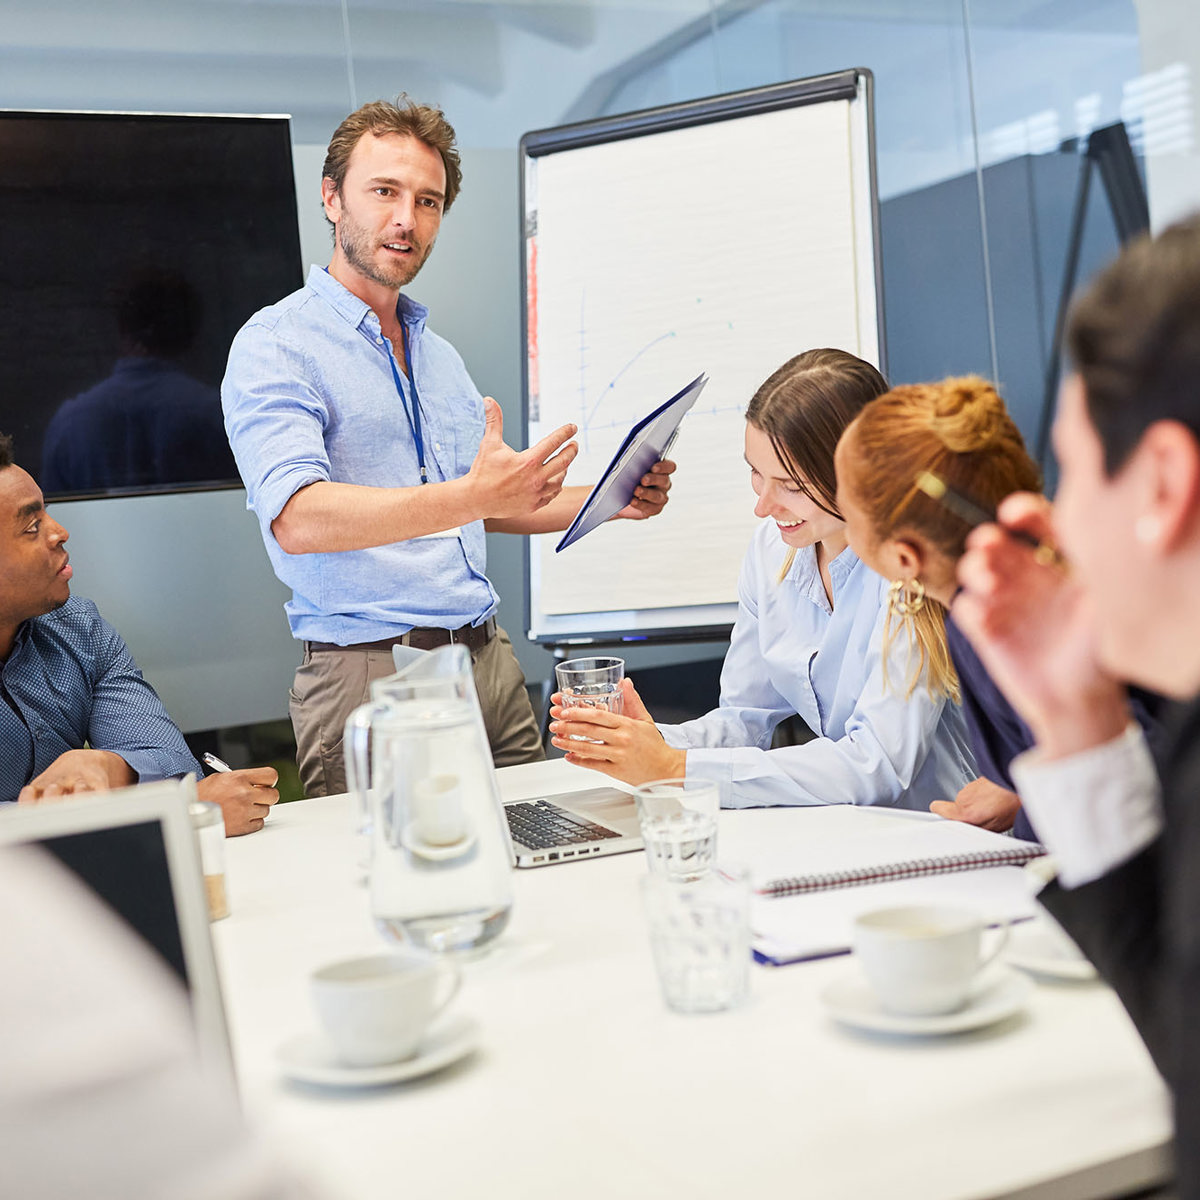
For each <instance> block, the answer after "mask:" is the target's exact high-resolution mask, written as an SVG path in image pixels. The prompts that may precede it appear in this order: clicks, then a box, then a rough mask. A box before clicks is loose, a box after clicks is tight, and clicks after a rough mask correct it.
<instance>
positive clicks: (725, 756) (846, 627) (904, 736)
mask: <svg viewBox="0 0 1200 1200" xmlns="http://www.w3.org/2000/svg"><path fill="white" fill-rule="evenodd" d="M787 550H788V547H787V546H785V545H784V543H783V541H782V539H781V538H780V537H779V532H778V530H777V528H776V526H775V523H774V521H770V520H767V521H764V522H763V523H762V525H760V526H759V528H758V530H757V531H756V532H755V535H754V539H753V541H752V542H751V544H750V549H749V552H748V553H747V555H746V558H745V561H744V562H743V564H742V572H741V577H740V579H739V581H738V601H739V605H738V618H737V623H736V624H735V625H734V629H733V637H732V639H731V643H730V646H729V653H728V654H727V655H726V656H725V665H724V667H723V668H722V670H721V700H720V707H718V708H716V709H714V710H713V711H712V712H710V713H708V714H707V715H706V716H703V717H700V718H699V719H698V720H695V721H688V722H686V723H685V724H683V725H660V726H659V729H660V730H661V732H662V734H663V736H664V737H665V738H666V740H667V742H668V744H669V745H671V746H675V747H680V748H687V751H688V756H687V775H688V778H689V779H711V780H714V781H716V782H717V783H719V784H720V785H721V802H722V804H724V805H725V806H726V807H730V808H753V807H761V806H767V805H781V804H888V805H892V806H894V807H898V808H914V809H927V808H928V807H929V804H930V802H931V801H933V800H952V799H954V796H955V794H956V793H957V792H958V790H959V789H960V788H961V787H962V786H963V785H964V784H966V783H968V782H969V781H970V780H971V779H973V778H974V777H975V766H974V760H973V759H972V757H971V751H970V749H969V745H968V742H967V737H966V727H965V724H964V722H963V718H962V713H961V712H960V710H959V708H958V706H957V705H956V704H954V703H952V702H950V701H946V700H942V699H935V698H934V697H933V696H931V695H930V693H929V691H928V690H927V689H926V687H925V686H924V685H923V682H919V683H918V684H917V687H916V689H915V690H914V691H913V693H912V695H911V696H910V697H908V698H905V695H904V693H905V691H906V688H907V681H908V677H909V664H910V662H911V661H912V659H911V657H910V656H911V655H913V654H916V653H917V651H916V650H915V648H911V649H910V647H909V645H908V641H907V638H905V637H904V635H903V633H901V634H900V635H898V636H897V637H896V638H895V639H894V643H893V645H892V647H891V649H890V651H889V658H888V685H887V686H885V684H884V679H883V657H882V647H883V627H884V622H885V620H886V616H887V609H886V603H885V601H886V595H887V583H886V582H885V581H884V580H883V579H881V578H880V577H879V576H878V575H876V574H875V573H874V572H873V571H871V570H870V569H869V568H868V567H866V566H865V565H864V564H863V563H862V562H861V561H860V560H859V558H858V557H857V556H856V555H855V553H854V551H853V550H850V549H846V550H844V551H842V553H841V554H839V555H838V557H837V558H836V559H834V561H833V563H832V564H831V565H830V575H831V576H832V581H833V599H834V604H833V608H832V609H831V608H830V605H829V601H828V598H827V597H826V595H825V587H824V584H823V583H822V582H821V575H820V572H819V571H818V569H817V560H816V554H815V552H814V551H813V549H812V548H811V547H810V548H807V549H803V550H798V551H797V552H796V557H795V561H794V562H793V563H792V565H791V568H790V569H789V570H788V573H787V575H786V576H785V577H784V579H783V580H779V579H778V576H779V571H780V569H781V568H782V566H783V562H784V558H785V555H786V554H787ZM792 713H798V714H799V715H800V717H801V718H802V719H803V720H804V721H805V722H807V724H808V725H809V727H810V728H811V729H812V730H813V731H814V733H816V734H817V735H818V736H817V737H816V738H815V739H814V740H812V741H810V742H807V743H805V744H804V745H800V746H787V747H781V748H779V749H777V750H772V749H770V745H771V736H772V734H773V732H774V730H775V727H776V725H778V724H779V722H780V721H782V720H784V719H785V718H786V717H788V716H790V715H791V714H792Z"/></svg>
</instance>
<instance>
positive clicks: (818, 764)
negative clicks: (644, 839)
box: [550, 350, 974, 809]
mask: <svg viewBox="0 0 1200 1200" xmlns="http://www.w3.org/2000/svg"><path fill="white" fill-rule="evenodd" d="M886 391H887V383H886V382H885V381H884V379H883V377H882V376H881V375H880V374H879V372H878V371H877V370H876V369H875V368H874V367H873V366H871V365H870V363H867V362H864V361H863V360H862V359H860V358H856V357H855V356H854V355H853V354H848V353H846V352H845V351H843V350H809V351H806V352H805V353H804V354H800V355H797V356H796V357H795V358H793V359H790V360H789V361H788V362H786V363H784V365H783V366H782V367H780V368H779V369H778V370H777V371H776V372H775V373H774V374H773V375H772V376H771V377H770V378H769V379H768V380H767V381H766V382H765V383H764V384H763V385H762V386H761V387H760V388H759V389H758V391H757V392H756V393H755V395H754V397H753V399H752V400H751V401H750V404H749V406H748V407H747V410H746V438H745V458H746V462H747V464H748V466H749V467H750V475H751V482H752V483H753V485H754V490H755V493H756V494H757V496H758V503H757V504H756V505H755V509H754V511H755V514H756V515H757V516H759V517H760V518H762V524H761V525H760V526H759V528H758V530H757V532H756V533H755V535H754V539H753V541H752V542H751V544H750V549H749V551H748V552H747V555H746V558H745V561H744V562H743V564H742V572H741V577H740V579H739V582H738V599H739V603H738V617H737V622H736V624H735V625H734V629H733V636H732V638H731V641H730V646H729V652H728V654H727V655H726V657H725V665H724V667H723V668H722V671H721V696H720V704H719V706H718V707H717V708H715V709H714V710H713V711H712V712H710V713H708V714H706V715H705V716H703V717H700V718H699V719H698V720H695V721H688V722H686V723H684V724H682V725H656V724H655V723H654V721H653V719H652V718H651V716H650V714H649V713H648V712H647V711H646V709H645V707H644V706H643V704H642V702H641V699H640V697H639V696H638V694H637V692H636V691H635V689H634V688H633V685H632V684H631V683H630V682H629V681H628V680H625V681H624V684H623V687H624V689H625V694H624V714H623V715H619V714H616V713H610V712H607V711H604V710H601V709H589V708H564V707H562V706H561V699H562V698H561V696H558V695H556V696H555V697H554V701H555V706H554V707H553V708H552V709H551V710H550V711H551V716H552V717H553V718H554V721H553V723H552V724H551V726H550V730H551V733H552V734H553V735H554V738H553V742H554V745H555V746H557V747H559V748H560V749H563V750H566V751H567V759H568V760H569V761H570V762H573V763H577V764H579V765H580V766H585V767H592V768H594V769H595V770H598V771H602V772H604V773H605V774H607V775H611V776H613V777H614V778H617V779H621V780H624V781H625V782H627V783H644V782H646V781H648V780H652V779H665V778H680V777H686V778H688V779H693V778H695V779H710V780H713V781H715V782H717V783H719V784H721V790H722V802H723V803H724V804H725V805H726V806H728V807H757V806H763V805H780V804H888V805H895V806H899V807H904V808H916V809H925V808H928V807H929V804H930V803H931V802H932V801H934V800H942V799H953V797H954V796H955V795H956V794H957V793H958V791H959V789H960V788H962V787H963V785H964V784H966V783H967V782H968V781H969V780H970V779H971V778H973V776H974V767H973V761H972V758H971V754H970V751H969V749H968V748H967V744H966V735H965V728H964V725H963V720H962V715H961V713H960V712H959V709H958V706H957V704H956V703H955V702H954V700H955V697H954V695H953V685H952V683H951V685H950V686H949V687H947V686H945V685H942V686H932V687H931V686H929V685H928V669H927V667H926V666H924V665H921V666H920V667H918V668H917V670H916V672H915V675H916V677H917V686H916V687H915V688H914V689H913V690H912V692H911V693H910V694H908V695H906V694H905V689H904V687H903V686H900V687H899V688H897V687H896V686H895V681H896V680H907V679H909V678H910V676H911V675H913V674H914V671H913V669H912V667H913V663H914V661H917V662H921V663H922V664H923V663H924V661H925V660H924V659H923V657H922V655H921V654H920V649H921V648H920V647H919V646H915V647H914V646H912V645H909V644H908V643H907V642H899V643H897V644H894V645H890V646H886V648H885V636H884V635H885V626H886V624H887V620H888V585H887V583H886V582H885V581H884V580H883V579H881V578H880V577H879V576H877V575H875V574H873V573H872V572H871V571H870V570H869V569H868V568H867V567H866V566H865V565H864V564H863V563H862V562H860V561H859V559H858V558H857V556H856V555H855V554H854V551H853V550H851V549H850V548H849V546H848V543H847V539H846V528H845V523H844V522H843V520H842V515H841V513H840V512H839V511H838V508H837V504H836V501H835V497H836V493H837V483H836V479H835V476H834V469H833V452H834V449H835V447H836V446H837V442H838V438H839V437H840V436H841V433H842V430H843V429H845V428H846V426H847V425H848V424H849V423H850V422H851V421H852V420H853V419H854V418H855V416H857V415H858V413H859V412H860V411H861V410H862V408H863V406H864V405H866V404H867V403H869V402H870V401H871V400H873V399H874V398H875V397H876V396H879V395H882V394H883V393H884V392H886ZM900 600H901V602H902V601H903V598H902V597H901V598H900ZM914 655H915V656H916V659H915V660H914ZM885 660H886V662H887V667H886V669H885V667H884V663H885ZM889 678H890V679H891V680H892V681H893V683H892V686H889V685H888V679H889ZM793 714H798V715H799V716H800V717H801V718H803V720H804V721H805V722H806V723H807V724H808V726H809V727H810V728H811V729H812V730H813V732H814V734H816V737H814V739H813V740H812V741H809V742H806V743H804V744H803V745H799V746H785V747H779V748H777V749H771V742H772V737H773V734H774V731H775V728H776V726H777V725H779V723H780V722H781V721H783V720H785V719H786V718H787V717H789V716H791V715H793ZM578 738H588V739H591V740H589V741H587V742H582V741H578V740H573V739H578Z"/></svg>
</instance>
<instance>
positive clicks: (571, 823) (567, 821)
mask: <svg viewBox="0 0 1200 1200" xmlns="http://www.w3.org/2000/svg"><path fill="white" fill-rule="evenodd" d="M504 812H505V815H506V816H507V817H508V827H509V829H510V830H511V831H512V835H513V841H515V842H519V843H520V844H521V845H522V846H526V847H528V848H529V849H530V850H548V849H553V848H554V847H555V846H574V845H577V844H578V843H580V842H600V841H603V840H604V839H606V838H615V837H620V836H621V835H620V834H619V833H617V831H616V830H615V829H608V828H606V827H605V826H603V825H597V824H596V822H595V821H589V820H588V819H587V818H586V817H580V816H576V815H575V813H571V812H567V810H566V809H565V808H559V807H558V805H557V804H551V803H550V801H549V800H527V801H525V802H524V803H523V804H506V805H505V806H504Z"/></svg>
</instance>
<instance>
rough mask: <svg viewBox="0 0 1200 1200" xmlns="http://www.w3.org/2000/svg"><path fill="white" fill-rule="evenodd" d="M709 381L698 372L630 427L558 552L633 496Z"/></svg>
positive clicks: (560, 543)
mask: <svg viewBox="0 0 1200 1200" xmlns="http://www.w3.org/2000/svg"><path fill="white" fill-rule="evenodd" d="M707 382H708V376H707V375H703V374H701V375H698V376H697V377H696V378H695V379H693V380H692V382H691V383H689V384H688V385H687V387H685V388H684V389H683V391H681V392H677V393H676V394H675V395H674V396H672V397H671V398H670V400H668V401H667V402H666V403H665V404H662V405H660V406H659V407H658V408H656V409H655V410H654V411H653V412H652V413H651V414H650V415H649V416H648V417H643V418H642V419H641V420H640V421H639V422H638V423H637V424H636V425H635V426H634V427H633V428H632V429H631V430H630V431H629V434H628V436H627V437H626V438H625V440H624V441H623V442H622V443H621V446H620V449H618V450H617V452H616V454H614V455H613V459H612V462H610V463H609V464H608V466H607V467H605V468H604V473H603V474H602V475H601V476H600V480H599V482H598V483H597V484H596V486H595V487H594V488H592V490H591V493H590V494H589V495H588V498H587V499H586V500H585V501H584V502H583V507H582V508H580V510H579V512H578V514H576V517H575V520H574V521H572V522H571V525H570V528H569V529H568V530H567V532H566V533H564V534H563V536H562V540H561V541H560V542H559V543H558V545H557V546H555V547H554V549H555V551H556V552H557V551H559V550H565V549H566V548H567V547H568V546H569V545H570V544H571V543H572V542H577V541H579V539H580V538H581V537H583V535H584V534H585V533H591V531H592V530H593V529H595V528H596V526H597V525H603V524H604V522H605V521H607V520H608V519H609V518H610V517H613V516H615V515H616V514H617V513H619V512H620V511H621V509H623V508H624V507H625V505H627V504H628V503H629V502H630V500H632V499H633V493H634V491H635V490H636V489H637V486H638V484H639V483H640V482H641V478H642V476H643V475H645V474H646V472H647V471H648V470H650V468H651V467H652V466H653V465H654V464H655V463H656V462H658V461H659V459H661V458H664V457H665V456H666V454H667V451H668V450H669V449H670V448H671V443H672V442H673V441H674V440H675V434H676V433H677V432H678V430H679V422H680V421H682V420H683V418H684V416H685V415H686V413H687V411H688V409H689V408H691V407H692V405H693V404H695V402H696V397H697V396H699V395H700V393H701V392H702V391H703V390H704V385H705V384H706V383H707Z"/></svg>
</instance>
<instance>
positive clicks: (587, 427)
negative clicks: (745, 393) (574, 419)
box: [578, 289, 744, 451]
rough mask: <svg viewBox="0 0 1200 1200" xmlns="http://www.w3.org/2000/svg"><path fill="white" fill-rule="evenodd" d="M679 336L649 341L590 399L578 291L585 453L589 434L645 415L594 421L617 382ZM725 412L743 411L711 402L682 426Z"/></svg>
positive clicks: (672, 333)
mask: <svg viewBox="0 0 1200 1200" xmlns="http://www.w3.org/2000/svg"><path fill="white" fill-rule="evenodd" d="M703 302H704V301H703V298H702V297H699V296H697V297H696V303H697V304H702V303H703ZM727 324H728V327H729V329H731V330H732V329H733V327H734V325H733V322H732V321H729V322H727ZM678 336H679V334H678V332H677V331H676V330H674V329H670V330H668V331H667V332H666V333H660V334H659V335H658V336H657V337H655V338H651V340H650V341H648V342H647V343H646V344H645V345H644V346H642V347H641V349H639V350H638V351H637V352H636V353H635V354H634V355H633V356H632V357H631V358H630V359H628V361H626V362H625V364H624V365H623V366H622V367H621V368H620V370H618V371H617V372H616V374H614V375H613V376H612V378H611V379H609V381H608V382H607V383H606V384H605V385H604V386H603V387H602V388H601V389H600V390H599V391H598V392H597V393H595V398H594V399H593V400H589V398H588V393H589V388H588V358H587V351H588V349H589V347H590V343H589V341H588V328H587V290H586V289H584V290H582V291H581V292H580V296H579V421H578V425H579V434H578V436H579V440H580V443H581V446H582V449H583V450H584V451H590V450H591V448H592V447H591V440H590V435H591V434H592V433H603V432H608V431H609V430H613V429H627V428H628V427H629V424H630V422H631V420H636V419H637V418H638V416H640V415H644V414H640V413H639V414H635V415H634V416H632V417H625V418H622V419H620V420H615V419H614V420H611V421H605V422H599V421H597V420H596V414H597V413H598V412H599V411H600V408H601V406H602V405H603V404H604V402H605V401H606V400H607V399H608V398H609V397H610V396H612V395H613V393H614V392H615V391H616V389H617V385H618V384H619V383H620V381H621V379H622V377H623V376H624V375H625V374H626V373H627V372H628V371H629V370H630V369H631V368H632V367H633V366H634V365H635V364H636V363H637V362H638V361H639V360H640V359H641V358H643V357H644V356H645V355H646V354H648V353H649V352H650V351H651V350H653V349H654V348H655V347H656V346H659V345H661V344H663V343H664V342H669V341H671V340H673V339H675V338H677V337H678ZM727 412H736V413H742V412H744V406H743V405H739V404H733V405H723V406H722V405H718V404H716V403H714V404H713V405H712V406H711V407H709V408H702V409H695V408H694V409H692V411H691V412H690V413H688V414H687V416H686V417H684V420H683V423H681V424H686V422H687V421H689V420H691V419H692V418H693V417H696V416H717V415H719V414H720V413H727Z"/></svg>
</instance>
